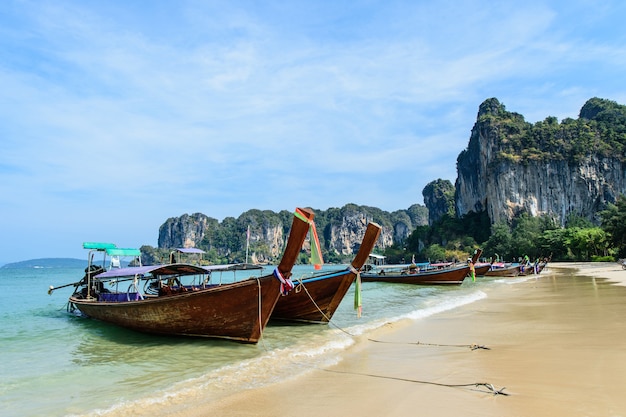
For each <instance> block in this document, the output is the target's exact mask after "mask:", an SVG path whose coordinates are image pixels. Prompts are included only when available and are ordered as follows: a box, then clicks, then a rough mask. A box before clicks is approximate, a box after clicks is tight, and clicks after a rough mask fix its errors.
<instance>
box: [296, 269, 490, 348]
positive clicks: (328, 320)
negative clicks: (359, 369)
mask: <svg viewBox="0 0 626 417" xmlns="http://www.w3.org/2000/svg"><path fill="white" fill-rule="evenodd" d="M296 280H297V281H298V285H296V291H301V290H302V289H304V292H305V293H306V294H307V296H308V297H309V300H311V302H312V303H313V305H314V306H315V308H316V309H317V311H319V312H320V313H321V314H322V317H324V318H325V319H326V321H327V322H328V324H329V325H331V326H333V327H335V328H336V329H338V330H339V331H341V332H343V333H345V334H347V335H348V336H350V337H356V336H355V335H353V334H351V333H350V332H348V331H347V330H345V329H343V328H342V327H340V326H338V325H337V324H335V321H334V320H331V319H330V318H329V317H328V316H326V313H324V312H323V311H322V309H321V308H320V307H319V306H318V305H317V303H316V302H315V300H314V299H313V297H312V296H311V294H310V293H309V290H308V289H307V287H306V285H304V282H303V281H302V279H301V278H300V279H298V278H297V279H296ZM367 340H369V341H371V342H377V343H394V344H407V345H424V346H438V347H468V348H470V350H477V349H484V350H491V349H490V348H488V347H486V346H484V345H477V344H475V343H472V344H470V345H444V344H439V343H424V342H419V341H418V342H387V341H384V340H375V339H367Z"/></svg>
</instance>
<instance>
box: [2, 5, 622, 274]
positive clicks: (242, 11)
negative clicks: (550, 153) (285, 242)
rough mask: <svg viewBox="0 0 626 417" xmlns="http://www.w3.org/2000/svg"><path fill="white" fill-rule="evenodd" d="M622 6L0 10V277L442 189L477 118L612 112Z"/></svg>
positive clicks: (403, 203)
mask: <svg viewBox="0 0 626 417" xmlns="http://www.w3.org/2000/svg"><path fill="white" fill-rule="evenodd" d="M625 17H626V2H622V1H621V0H616V1H603V2H594V1H576V0H573V1H533V0H530V1H526V2H523V3H522V2H517V1H510V2H506V1H504V2H484V1H471V0H470V1H463V2H456V1H393V0H391V1H389V0H386V1H350V2H348V1H346V2H341V1H236V0H233V1H224V2H216V1H199V0H198V1H185V0H181V1H138V0H135V1H134V0H124V1H116V0H110V1H95V0H93V1H89V0H54V1H45V0H41V1H28V0H5V1H3V2H2V3H1V4H0V55H1V56H0V90H1V93H0V195H1V196H2V197H1V200H0V201H1V203H0V231H1V232H0V233H1V236H2V238H1V239H0V263H3V262H15V261H20V260H25V259H31V258H42V257H76V258H83V257H84V256H86V254H85V253H84V251H83V250H82V248H81V245H82V242H83V241H110V242H114V243H116V244H117V245H118V246H120V247H139V246H141V245H143V244H148V245H152V246H156V245H157V239H158V229H159V226H161V224H163V223H164V222H165V221H166V220H167V219H168V218H170V217H178V216H180V215H182V214H185V213H190V214H191V213H196V212H201V213H204V214H206V215H208V216H211V217H214V218H217V219H219V220H220V221H221V220H223V219H224V218H225V217H229V216H232V217H238V216H239V215H240V214H241V213H243V212H244V211H246V210H249V209H253V208H256V209H261V210H273V211H280V210H293V209H294V208H295V207H297V206H309V207H313V208H316V209H320V210H326V209H328V208H330V207H341V206H343V205H345V204H347V203H355V204H359V205H368V206H374V207H379V208H381V209H383V210H387V211H394V210H399V209H406V208H408V207H409V206H411V205H412V204H415V203H420V204H422V203H423V197H422V190H423V188H424V186H425V185H426V184H427V183H429V182H430V181H432V180H435V179H438V178H443V179H448V180H450V181H452V182H454V181H455V179H456V158H457V156H458V154H459V153H460V152H461V151H462V150H463V149H465V148H466V147H467V144H468V141H469V135H470V131H471V129H472V126H473V124H474V122H475V121H476V114H477V111H478V106H479V105H480V103H482V102H483V101H484V100H485V99H487V98H490V97H496V98H498V99H499V100H500V101H501V102H502V103H503V104H504V105H505V106H506V108H507V110H509V111H514V112H518V113H521V114H522V115H524V117H525V118H526V120H527V121H529V122H536V121H539V120H543V119H545V118H546V117H548V116H556V117H557V118H559V120H561V119H563V118H565V117H572V118H576V117H578V112H579V110H580V108H581V107H582V105H583V104H584V103H585V101H586V100H588V99H589V98H591V97H601V98H607V99H610V100H614V101H617V102H618V103H621V104H626V81H625V79H624V74H625V73H626V26H625V25H624V23H623V21H624V18H625Z"/></svg>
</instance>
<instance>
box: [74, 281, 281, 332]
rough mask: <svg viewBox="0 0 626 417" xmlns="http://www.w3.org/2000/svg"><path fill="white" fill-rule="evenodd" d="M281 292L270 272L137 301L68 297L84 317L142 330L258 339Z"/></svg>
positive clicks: (277, 282) (278, 284)
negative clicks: (255, 277)
mask: <svg viewBox="0 0 626 417" xmlns="http://www.w3.org/2000/svg"><path fill="white" fill-rule="evenodd" d="M279 296H280V282H279V281H278V279H277V278H275V277H274V276H273V275H268V276H264V277H261V278H258V279H248V280H245V281H240V282H236V283H232V284H226V285H222V286H215V287H211V288H207V289H201V290H197V291H188V292H184V293H179V294H174V295H170V296H162V297H155V298H150V297H147V298H145V299H144V300H137V301H127V302H102V301H95V300H88V299H80V298H76V297H71V298H70V302H71V303H72V304H74V305H75V306H76V307H77V308H78V309H79V310H80V311H81V312H82V313H83V314H84V315H86V316H88V317H91V318H94V319H97V320H101V321H104V322H107V323H111V324H115V325H118V326H120V327H124V328H127V329H131V330H136V331H140V332H144V333H151V334H160V335H180V336H197V337H210V338H223V339H231V340H236V341H239V342H245V343H256V342H258V340H259V338H260V336H261V332H262V329H263V328H264V327H265V325H266V324H267V321H268V320H269V317H270V315H271V313H272V310H273V308H274V306H275V305H276V302H277V300H278V297H279ZM250 300H257V302H256V303H254V302H252V303H251V302H250Z"/></svg>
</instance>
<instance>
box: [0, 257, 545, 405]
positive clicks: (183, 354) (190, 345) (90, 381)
mask: <svg viewBox="0 0 626 417" xmlns="http://www.w3.org/2000/svg"><path fill="white" fill-rule="evenodd" d="M273 269H274V267H273V266H269V267H267V269H266V270H265V271H264V273H271V271H272V270H273ZM336 269H345V266H337V265H325V266H324V271H332V270H336ZM312 272H313V268H312V266H310V265H306V266H296V267H295V268H294V278H297V277H299V276H300V277H302V276H306V275H308V274H311V273H312ZM83 274H84V271H83V268H0V326H1V329H2V330H1V333H0V351H1V352H2V361H1V362H0V363H1V364H2V365H1V367H0V415H1V416H4V417H9V416H20V417H25V416H121V415H133V410H134V409H136V408H137V407H139V408H143V409H146V408H154V410H155V412H154V414H153V415H159V412H158V410H159V409H162V408H165V407H170V409H171V407H184V406H185V404H187V403H189V402H194V401H200V400H201V401H203V402H207V401H213V400H217V399H219V398H220V397H223V396H225V395H228V394H229V393H232V392H235V391H239V390H242V389H249V388H254V387H256V386H261V385H264V384H268V383H271V382H274V381H277V380H283V379H286V378H290V377H293V376H296V375H298V374H300V373H303V372H308V371H310V370H311V369H313V368H315V367H317V368H320V367H326V366H330V365H332V364H334V363H337V362H338V361H340V360H341V356H342V353H343V352H345V350H346V349H347V348H348V347H349V346H350V345H352V344H353V343H354V342H355V339H356V338H358V337H364V336H367V333H368V332H370V331H372V330H373V329H376V328H378V327H380V326H382V325H384V324H386V323H389V322H394V321H398V320H401V319H404V318H410V319H414V320H421V319H424V318H426V317H428V316H431V315H433V314H437V313H438V312H442V311H445V310H450V309H454V308H456V307H459V306H461V305H465V304H468V303H472V302H475V301H477V300H480V299H483V298H485V297H487V294H488V288H489V287H490V286H495V285H514V284H515V283H516V282H519V281H520V280H523V279H528V278H515V279H513V278H507V279H493V278H491V279H488V278H483V277H479V278H477V280H476V282H472V281H471V280H467V279H466V280H465V282H464V283H463V284H462V285H460V286H452V287H447V286H411V285H399V284H384V283H363V291H362V303H363V314H362V317H361V318H358V317H357V314H356V312H355V310H354V302H353V300H354V292H353V291H354V285H353V286H352V288H351V290H350V292H348V294H347V295H346V298H345V299H344V300H343V302H342V304H341V305H340V307H339V310H338V311H337V313H336V314H335V316H334V317H333V320H332V321H331V324H329V325H270V326H268V327H267V328H266V330H265V332H264V334H263V338H262V340H261V341H260V342H259V343H258V344H257V345H245V344H239V343H235V342H230V341H220V340H207V339H190V338H171V337H159V336H152V335H144V334H140V333H136V332H132V331H129V330H124V329H120V328H117V327H114V326H112V325H108V324H106V323H101V322H98V321H95V320H91V319H88V318H84V317H81V316H78V315H75V314H72V313H68V311H67V309H66V304H67V299H68V297H69V296H70V294H71V292H72V287H68V288H65V289H59V290H56V291H55V292H54V293H53V294H52V295H48V294H47V290H48V288H49V286H50V285H54V286H55V287H58V286H60V285H63V284H67V283H71V282H75V281H78V280H79V279H80V278H81V277H82V276H83ZM530 279H534V278H530ZM226 280H227V278H226V279H225V281H226ZM418 340H419V339H418ZM416 341H417V340H416ZM422 342H423V341H422Z"/></svg>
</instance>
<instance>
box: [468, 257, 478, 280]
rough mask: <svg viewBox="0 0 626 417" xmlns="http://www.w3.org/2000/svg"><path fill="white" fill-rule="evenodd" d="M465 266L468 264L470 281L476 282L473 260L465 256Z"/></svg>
mask: <svg viewBox="0 0 626 417" xmlns="http://www.w3.org/2000/svg"><path fill="white" fill-rule="evenodd" d="M467 266H469V269H470V277H472V281H474V282H476V270H475V269H474V262H472V258H467Z"/></svg>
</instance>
